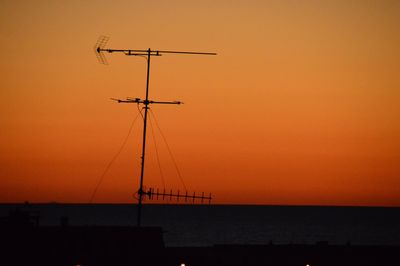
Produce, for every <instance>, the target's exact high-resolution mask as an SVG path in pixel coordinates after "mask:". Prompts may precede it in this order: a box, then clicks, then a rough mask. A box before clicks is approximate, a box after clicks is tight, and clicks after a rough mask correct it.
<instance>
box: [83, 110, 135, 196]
mask: <svg viewBox="0 0 400 266" xmlns="http://www.w3.org/2000/svg"><path fill="white" fill-rule="evenodd" d="M139 114H141V112H139V113H138V114H137V115H136V117H135V118H134V119H133V121H132V123H131V125H130V127H129V130H128V134H127V135H126V137H125V139H124V141H123V142H122V145H121V146H120V148H119V149H118V151H117V153H116V154H115V155H114V156H113V157H112V159H111V161H110V162H109V163H108V165H107V167H106V168H105V169H104V171H103V173H102V174H101V176H100V178H99V181H98V182H97V184H96V187H95V189H94V191H93V193H92V196H91V197H90V201H89V203H92V202H93V199H94V197H95V195H96V193H97V190H98V189H99V187H100V185H101V183H102V182H103V180H104V177H105V176H106V174H107V173H108V171H109V170H110V168H111V166H112V164H113V163H114V161H115V160H116V159H117V157H118V156H119V155H120V153H121V152H122V150H123V148H124V147H125V145H126V143H127V142H128V139H129V136H130V134H131V132H132V129H133V126H134V125H135V122H136V120H137V118H138V117H139Z"/></svg>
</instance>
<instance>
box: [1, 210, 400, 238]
mask: <svg viewBox="0 0 400 266" xmlns="http://www.w3.org/2000/svg"><path fill="white" fill-rule="evenodd" d="M15 208H20V209H23V210H31V211H38V212H39V213H40V224H41V225H59V224H60V219H61V217H63V216H67V217H69V223H70V225H135V222H136V206H135V205H127V204H95V205H84V204H29V205H17V204H2V205H0V216H6V215H7V214H8V211H9V210H10V209H15ZM143 225H144V226H161V227H162V228H163V229H164V230H165V231H166V233H165V234H164V240H165V244H166V245H167V246H210V245H213V244H268V243H271V242H272V243H275V244H288V243H294V244H314V243H316V242H319V241H327V242H328V243H329V244H346V243H349V242H350V243H351V244H359V245H400V208H380V207H379V208H375V207H374V208H372V207H314V206H313V207H308V206H307V207H303V206H248V205H240V206H233V205H210V206H208V205H145V206H144V207H143Z"/></svg>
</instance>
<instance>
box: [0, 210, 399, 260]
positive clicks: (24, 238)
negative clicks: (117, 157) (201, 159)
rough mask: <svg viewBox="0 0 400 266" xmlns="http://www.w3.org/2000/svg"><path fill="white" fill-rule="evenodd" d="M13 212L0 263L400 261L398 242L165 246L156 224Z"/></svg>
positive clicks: (3, 232) (0, 230) (2, 231)
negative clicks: (57, 222) (81, 221)
mask: <svg viewBox="0 0 400 266" xmlns="http://www.w3.org/2000/svg"><path fill="white" fill-rule="evenodd" d="M24 215H25V214H24V213H14V217H10V218H8V219H7V220H3V221H2V224H1V226H0V236H1V238H0V242H1V244H0V252H1V254H2V255H1V257H0V259H1V261H0V265H68V266H72V265H81V266H85V265H101V266H102V265H104V266H106V265H107V266H108V265H116V266H119V265H150V266H153V265H154V266H156V265H171V266H172V265H174V266H180V265H182V264H184V265H186V266H192V265H193V266H194V265H199V266H200V265H232V266H236V265H237V266H239V265H249V266H250V265H251V266H253V265H282V266H286V265H287V266H289V265H290V266H292V265H303V266H305V265H310V266H312V265H365V266H369V265H400V259H399V257H400V256H399V254H400V246H354V245H350V244H348V245H342V246H335V245H329V244H328V243H325V242H321V243H317V244H315V245H298V244H293V245H274V244H266V245H215V246H212V247H165V246H164V242H163V232H162V229H161V228H160V227H141V228H138V227H131V226H69V225H68V224H67V223H65V224H63V225H61V226H38V224H36V223H35V221H34V219H33V220H32V217H31V216H29V217H28V216H24Z"/></svg>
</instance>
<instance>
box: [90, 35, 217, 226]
mask: <svg viewBox="0 0 400 266" xmlns="http://www.w3.org/2000/svg"><path fill="white" fill-rule="evenodd" d="M108 40H109V38H108V37H106V36H101V37H100V38H99V39H98V40H97V43H96V45H95V53H96V56H97V58H98V60H99V62H100V63H102V64H105V65H106V64H107V60H106V58H105V56H104V54H103V52H107V53H123V54H125V55H128V56H143V57H145V58H146V59H147V80H146V97H145V99H140V98H126V99H125V100H121V99H114V98H112V100H114V101H117V102H118V103H136V104H143V105H144V107H143V109H144V116H143V120H144V125H143V142H142V157H141V158H142V161H141V171H140V184H139V190H138V192H137V194H138V195H139V199H138V216H137V225H138V226H140V225H141V214H142V201H143V197H144V196H146V195H147V196H148V197H149V199H153V198H154V196H156V197H157V199H158V197H161V196H162V198H163V199H164V198H165V197H169V198H170V200H172V198H175V199H177V200H179V198H182V197H183V196H181V195H180V194H179V191H178V193H177V194H174V193H172V190H171V191H170V193H166V192H165V189H164V191H163V192H162V193H161V192H158V189H157V192H154V189H149V190H148V191H147V192H146V189H144V186H143V179H144V162H145V154H146V129H147V113H148V110H149V105H150V104H182V102H180V101H152V100H149V80H150V58H151V57H152V56H161V55H162V54H182V55H217V54H216V53H205V52H187V51H170V50H151V49H150V48H149V49H147V50H133V49H109V48H105V46H106V44H107V42H108ZM184 197H185V200H192V201H193V202H195V201H196V200H201V202H203V201H204V200H209V202H211V194H210V196H209V197H206V196H204V193H203V194H202V196H196V193H193V196H189V195H188V193H187V191H186V194H185V196H184Z"/></svg>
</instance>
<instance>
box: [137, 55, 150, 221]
mask: <svg viewBox="0 0 400 266" xmlns="http://www.w3.org/2000/svg"><path fill="white" fill-rule="evenodd" d="M150 53H151V50H150V48H149V49H148V50H147V81H146V99H145V100H144V121H143V145H142V164H141V171H140V185H139V202H138V216H137V226H141V223H142V197H143V177H144V156H145V153H146V129H147V110H148V109H149V107H148V105H149V80H150V57H151V56H150Z"/></svg>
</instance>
